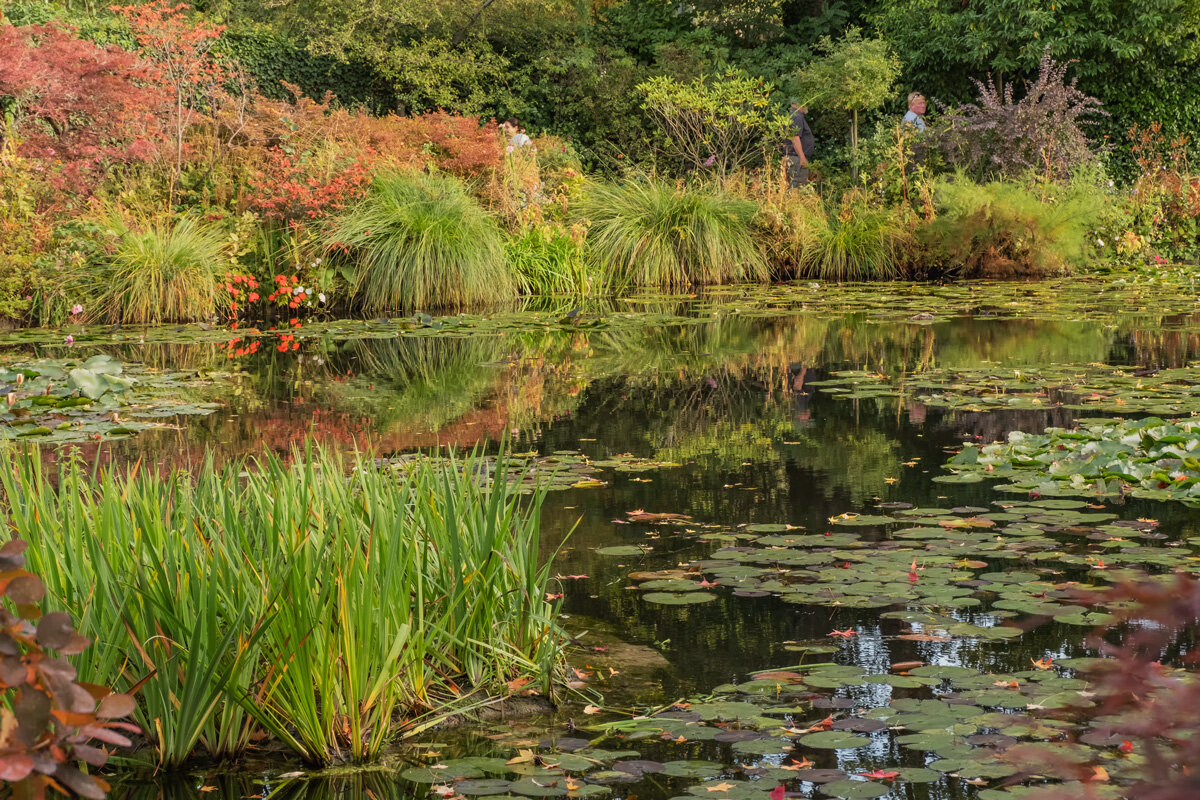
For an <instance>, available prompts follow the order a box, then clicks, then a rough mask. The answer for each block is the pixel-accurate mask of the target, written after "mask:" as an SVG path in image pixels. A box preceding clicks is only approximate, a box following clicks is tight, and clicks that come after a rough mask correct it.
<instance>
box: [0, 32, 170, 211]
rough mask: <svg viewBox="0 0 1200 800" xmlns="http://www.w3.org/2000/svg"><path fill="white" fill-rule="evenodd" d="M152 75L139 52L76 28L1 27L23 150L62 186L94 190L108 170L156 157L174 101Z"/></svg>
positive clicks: (5, 82) (6, 86)
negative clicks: (168, 104)
mask: <svg viewBox="0 0 1200 800" xmlns="http://www.w3.org/2000/svg"><path fill="white" fill-rule="evenodd" d="M148 77H149V76H148V75H147V74H146V72H145V70H144V69H143V66H142V64H141V63H140V62H139V61H138V59H137V57H136V56H134V55H133V54H131V53H127V52H125V51H124V50H121V49H119V48H117V47H112V46H110V47H99V46H98V45H95V44H93V43H91V42H87V41H83V40H82V39H78V38H76V37H75V36H74V35H73V33H72V31H71V30H69V29H65V28H58V27H55V26H53V25H26V26H22V27H14V26H11V25H0V96H5V97H9V98H12V99H13V100H14V101H15V104H14V106H15V114H14V118H15V125H14V128H13V129H14V131H15V133H16V136H17V137H18V138H19V139H20V140H21V148H20V151H21V153H22V154H23V155H26V156H28V157H30V158H34V159H38V161H39V163H38V164H37V168H38V171H40V172H43V173H45V175H46V178H47V180H49V181H50V182H51V183H52V184H54V185H55V186H56V188H68V189H75V190H77V191H82V192H87V191H90V188H91V186H92V182H93V181H94V180H95V179H96V178H98V177H99V175H100V174H101V173H102V172H103V169H104V167H105V166H106V165H109V164H112V163H128V162H134V161H145V160H148V159H150V158H151V157H153V156H154V155H155V153H156V152H157V150H158V147H159V145H160V144H161V142H162V134H161V125H160V121H161V118H162V117H161V115H162V111H163V109H164V104H165V99H166V98H165V95H164V94H163V92H162V90H161V89H160V88H159V87H157V86H155V85H153V84H152V83H151V82H150V81H149V80H148ZM3 136H4V131H3V130H0V137H3Z"/></svg>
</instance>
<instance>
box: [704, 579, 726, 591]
mask: <svg viewBox="0 0 1200 800" xmlns="http://www.w3.org/2000/svg"><path fill="white" fill-rule="evenodd" d="M720 585H721V582H720V581H709V580H708V579H707V578H706V579H704V580H701V581H700V588H702V589H708V588H711V587H713V586H720Z"/></svg>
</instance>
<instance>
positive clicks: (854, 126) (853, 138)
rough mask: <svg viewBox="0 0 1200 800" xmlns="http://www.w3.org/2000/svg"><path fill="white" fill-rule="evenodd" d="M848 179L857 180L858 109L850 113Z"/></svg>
mask: <svg viewBox="0 0 1200 800" xmlns="http://www.w3.org/2000/svg"><path fill="white" fill-rule="evenodd" d="M850 177H851V178H853V179H854V180H856V181H857V180H858V109H857V108H856V109H854V110H853V111H851V112H850Z"/></svg>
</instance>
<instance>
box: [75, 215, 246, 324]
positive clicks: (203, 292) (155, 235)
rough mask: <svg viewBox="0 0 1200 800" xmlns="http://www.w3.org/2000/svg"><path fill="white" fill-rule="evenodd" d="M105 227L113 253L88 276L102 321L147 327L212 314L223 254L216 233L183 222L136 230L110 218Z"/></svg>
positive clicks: (221, 240)
mask: <svg viewBox="0 0 1200 800" xmlns="http://www.w3.org/2000/svg"><path fill="white" fill-rule="evenodd" d="M107 226H108V229H109V232H110V233H111V234H113V235H115V237H116V243H115V249H114V251H113V252H112V254H111V255H110V256H108V257H107V258H104V259H102V260H101V263H100V265H99V269H98V271H97V272H96V273H95V275H94V276H93V279H94V280H95V281H96V283H97V285H96V287H95V291H96V294H97V302H96V308H97V315H98V316H99V317H100V318H101V319H103V320H105V321H108V322H129V323H136V324H149V323H158V322H183V321H189V320H199V319H208V318H210V317H212V316H213V315H214V314H215V313H216V311H217V299H218V294H217V289H218V285H219V281H218V270H219V269H221V268H222V264H223V263H224V262H223V258H224V251H225V242H224V238H223V236H222V233H221V231H220V230H219V229H217V228H215V227H210V226H204V225H201V224H200V223H199V222H197V221H196V220H194V219H192V218H190V217H182V218H179V219H176V220H174V221H156V222H153V223H150V224H149V225H147V226H146V227H145V229H143V230H137V229H135V228H132V227H130V226H129V225H128V223H127V222H126V221H125V220H124V219H123V218H121V217H120V216H118V215H115V214H114V215H112V216H111V217H110V218H109V220H108V222H107Z"/></svg>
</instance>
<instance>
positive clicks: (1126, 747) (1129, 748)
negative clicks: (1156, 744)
mask: <svg viewBox="0 0 1200 800" xmlns="http://www.w3.org/2000/svg"><path fill="white" fill-rule="evenodd" d="M1117 749H1118V750H1120V751H1121V752H1122V753H1125V754H1126V755H1128V754H1129V753H1132V752H1133V742H1131V741H1129V740H1128V739H1122V740H1121V744H1120V745H1118V746H1117Z"/></svg>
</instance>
